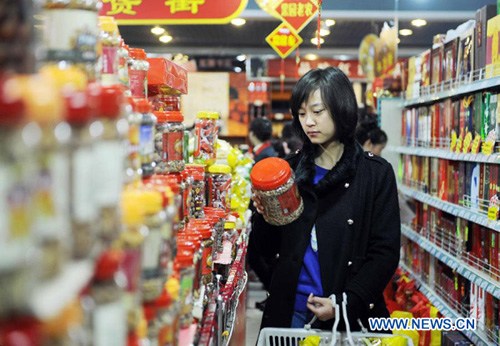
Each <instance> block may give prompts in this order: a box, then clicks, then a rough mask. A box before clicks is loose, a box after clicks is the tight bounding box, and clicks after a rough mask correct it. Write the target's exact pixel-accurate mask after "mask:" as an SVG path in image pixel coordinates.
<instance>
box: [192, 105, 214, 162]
mask: <svg viewBox="0 0 500 346" xmlns="http://www.w3.org/2000/svg"><path fill="white" fill-rule="evenodd" d="M218 119H219V113H217V112H198V114H197V115H196V121H195V122H194V131H195V135H196V145H195V149H194V154H193V157H194V161H195V162H196V163H201V164H206V165H211V164H213V163H214V162H215V159H216V149H215V143H217V138H218V131H219V126H218V124H217V120H218Z"/></svg>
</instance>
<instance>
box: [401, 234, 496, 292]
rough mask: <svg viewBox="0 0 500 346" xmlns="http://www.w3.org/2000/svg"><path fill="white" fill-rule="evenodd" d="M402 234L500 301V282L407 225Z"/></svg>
mask: <svg viewBox="0 0 500 346" xmlns="http://www.w3.org/2000/svg"><path fill="white" fill-rule="evenodd" d="M401 233H402V234H403V235H404V236H405V237H407V238H408V239H410V240H412V241H414V242H415V243H417V244H418V245H419V246H420V247H421V248H422V249H424V250H425V251H427V252H428V253H430V254H431V255H432V256H434V257H435V258H437V259H438V260H440V261H441V262H443V263H445V264H446V265H447V266H448V267H450V268H451V269H453V270H455V271H457V272H458V273H459V274H460V275H462V276H463V277H464V278H466V279H467V280H469V281H471V282H473V283H474V284H476V285H478V286H479V287H481V288H483V289H484V290H485V291H487V292H489V293H490V294H491V295H492V296H494V297H495V298H498V299H500V283H499V282H495V280H493V279H492V278H490V277H488V276H487V275H485V274H483V273H481V271H479V270H477V269H475V268H474V267H472V266H471V265H469V264H467V263H465V262H464V261H462V260H460V259H459V258H457V257H455V256H453V255H451V254H449V253H448V252H446V251H444V250H443V249H441V248H440V247H439V246H437V245H436V244H434V243H432V242H431V241H429V240H428V239H427V238H425V237H423V236H422V235H420V234H418V233H417V232H415V231H414V230H413V229H411V228H410V227H408V226H407V225H402V226H401Z"/></svg>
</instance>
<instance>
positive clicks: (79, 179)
mask: <svg viewBox="0 0 500 346" xmlns="http://www.w3.org/2000/svg"><path fill="white" fill-rule="evenodd" d="M92 159H93V155H92V151H91V149H89V148H80V149H78V150H76V151H75V152H74V153H73V162H72V164H73V165H72V167H71V168H72V175H71V177H72V184H71V185H72V197H73V199H72V201H71V202H72V209H73V217H74V219H75V220H74V221H77V222H82V223H89V222H93V221H95V219H96V217H97V206H96V203H95V201H94V184H93V178H92V176H93V166H92V164H91V162H92Z"/></svg>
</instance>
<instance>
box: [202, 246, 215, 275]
mask: <svg viewBox="0 0 500 346" xmlns="http://www.w3.org/2000/svg"><path fill="white" fill-rule="evenodd" d="M201 265H202V267H201V275H210V274H211V273H212V270H213V262H212V245H210V246H206V247H204V248H203V253H202V255H201Z"/></svg>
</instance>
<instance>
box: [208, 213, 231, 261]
mask: <svg viewBox="0 0 500 346" xmlns="http://www.w3.org/2000/svg"><path fill="white" fill-rule="evenodd" d="M203 210H204V212H205V218H206V219H207V220H209V221H210V222H211V223H212V224H213V229H214V250H213V251H214V255H213V258H214V259H215V258H217V256H218V253H221V252H222V235H223V234H224V223H225V222H226V215H227V214H226V212H225V211H224V209H220V208H213V207H205V208H203Z"/></svg>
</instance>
